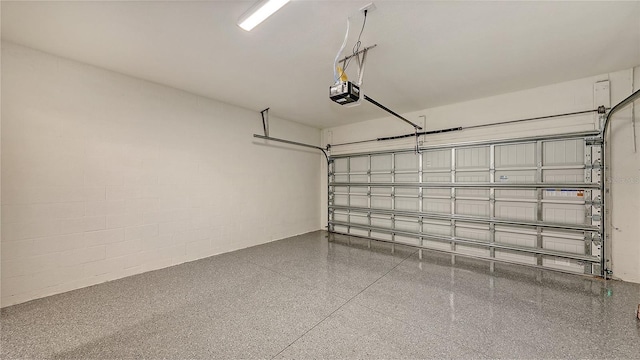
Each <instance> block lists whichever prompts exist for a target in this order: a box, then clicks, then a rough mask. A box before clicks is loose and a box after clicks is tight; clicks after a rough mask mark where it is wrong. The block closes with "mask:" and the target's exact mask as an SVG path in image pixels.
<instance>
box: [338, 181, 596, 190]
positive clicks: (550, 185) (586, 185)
mask: <svg viewBox="0 0 640 360" xmlns="http://www.w3.org/2000/svg"><path fill="white" fill-rule="evenodd" d="M329 186H342V187H346V186H350V187H402V188H445V189H450V188H483V189H491V188H496V189H498V188H500V189H503V188H507V189H571V190H582V189H599V188H600V184H598V183H487V182H477V183H469V182H459V183H415V182H392V183H390V182H370V183H368V182H367V183H365V182H330V183H329Z"/></svg>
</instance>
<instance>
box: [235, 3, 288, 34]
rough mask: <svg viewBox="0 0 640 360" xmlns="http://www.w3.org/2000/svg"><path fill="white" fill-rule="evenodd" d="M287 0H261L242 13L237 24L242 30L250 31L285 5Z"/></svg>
mask: <svg viewBox="0 0 640 360" xmlns="http://www.w3.org/2000/svg"><path fill="white" fill-rule="evenodd" d="M289 1H290V0H262V1H260V2H258V3H257V4H256V5H254V6H253V7H252V8H251V9H249V11H247V12H246V13H245V14H244V15H242V17H241V18H240V20H239V21H238V26H240V27H241V28H243V29H244V30H247V31H251V29H253V28H254V27H256V26H258V24H260V23H261V22H263V21H264V20H266V18H268V17H269V16H271V15H273V13H275V12H276V11H278V10H280V8H281V7H283V6H285V5H286V4H287V3H288V2H289Z"/></svg>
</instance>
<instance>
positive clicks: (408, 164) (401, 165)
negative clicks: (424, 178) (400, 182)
mask: <svg viewBox="0 0 640 360" xmlns="http://www.w3.org/2000/svg"><path fill="white" fill-rule="evenodd" d="M395 165H396V166H395V170H396V171H418V169H419V168H420V157H419V156H417V155H416V154H413V153H408V154H397V155H396V157H395Z"/></svg>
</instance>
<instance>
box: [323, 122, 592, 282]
mask: <svg viewBox="0 0 640 360" xmlns="http://www.w3.org/2000/svg"><path fill="white" fill-rule="evenodd" d="M596 135H597V134H596V133H580V134H565V135H558V136H553V137H542V138H526V139H511V140H501V141H494V142H475V143H467V144H452V145H444V146H432V147H425V148H423V149H421V151H420V152H419V153H416V152H415V151H414V150H403V151H388V152H371V153H358V154H345V155H338V156H332V157H331V158H330V164H331V167H330V173H329V230H330V232H334V233H340V234H346V235H354V236H360V237H365V238H369V239H373V240H381V241H388V242H392V243H401V244H408V245H411V246H416V247H419V248H420V249H421V251H420V253H422V249H433V250H439V251H445V252H449V253H452V254H454V255H455V254H459V255H463V256H470V257H475V258H481V259H486V260H489V261H492V262H495V261H502V262H509V263H517V264H523V265H529V266H534V267H539V268H545V269H552V270H558V271H563V272H571V273H585V274H594V275H602V269H603V266H602V259H603V254H602V249H603V244H602V237H601V223H600V222H601V218H600V204H601V199H602V194H601V188H600V173H601V168H600V155H601V153H602V147H601V146H602V145H601V142H600V141H598V140H599V139H598V138H597V137H596Z"/></svg>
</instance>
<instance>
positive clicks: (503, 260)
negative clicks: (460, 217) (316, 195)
mask: <svg viewBox="0 0 640 360" xmlns="http://www.w3.org/2000/svg"><path fill="white" fill-rule="evenodd" d="M329 234H334V235H343V236H348V237H353V238H359V239H364V240H373V241H378V242H382V243H387V244H392V245H401V246H408V247H413V248H419V249H423V250H429V251H435V252H440V253H444V254H451V255H455V256H460V257H463V258H469V259H478V260H484V261H488V262H498V263H503V264H510V265H518V266H525V267H529V268H535V269H539V270H549V271H555V272H559V273H565V274H571V275H581V276H589V277H593V275H591V274H580V273H576V272H573V271H569V270H564V269H559V268H554V267H548V266H542V265H536V264H527V263H522V262H518V261H513V260H508V259H502V258H493V257H490V256H482V255H474V254H468V253H462V252H459V251H452V250H445V249H439V248H434V247H429V246H416V245H412V244H405V243H400V242H397V241H392V240H388V239H381V238H376V237H367V236H361V235H356V234H349V233H343V232H340V231H330V232H329Z"/></svg>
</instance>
